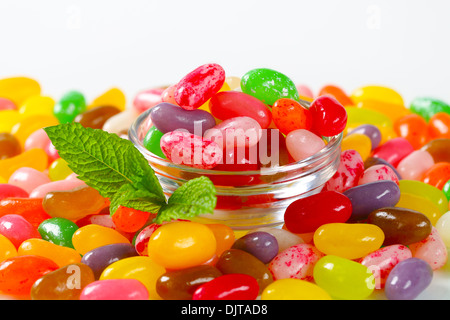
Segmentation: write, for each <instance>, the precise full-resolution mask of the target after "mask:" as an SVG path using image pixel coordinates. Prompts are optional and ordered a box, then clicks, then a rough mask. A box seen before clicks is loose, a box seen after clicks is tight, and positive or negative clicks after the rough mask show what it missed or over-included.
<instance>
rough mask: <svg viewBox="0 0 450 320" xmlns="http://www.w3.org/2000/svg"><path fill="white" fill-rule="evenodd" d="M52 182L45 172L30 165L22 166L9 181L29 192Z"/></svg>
mask: <svg viewBox="0 0 450 320" xmlns="http://www.w3.org/2000/svg"><path fill="white" fill-rule="evenodd" d="M49 182H51V180H50V178H49V176H48V175H47V174H45V173H44V172H41V171H38V170H36V169H33V168H29V167H22V168H20V169H17V170H16V171H14V172H13V174H12V175H11V176H10V177H9V180H8V183H9V184H12V185H15V186H17V187H19V188H22V189H23V190H25V191H26V192H28V193H29V194H30V193H31V192H32V191H33V190H34V189H35V188H37V187H39V186H40V185H43V184H46V183H49Z"/></svg>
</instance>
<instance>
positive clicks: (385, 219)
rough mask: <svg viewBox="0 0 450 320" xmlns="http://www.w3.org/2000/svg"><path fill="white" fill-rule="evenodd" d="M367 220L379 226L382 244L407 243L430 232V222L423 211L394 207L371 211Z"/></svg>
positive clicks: (422, 237) (416, 240)
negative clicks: (383, 237) (383, 236)
mask: <svg viewBox="0 0 450 320" xmlns="http://www.w3.org/2000/svg"><path fill="white" fill-rule="evenodd" d="M367 222H368V223H370V224H374V225H377V226H378V227H380V228H381V229H382V230H383V232H384V235H385V239H384V242H383V245H384V246H388V245H392V244H403V245H409V244H412V243H415V242H419V241H421V240H423V239H425V238H426V237H428V235H429V234H430V233H431V228H432V225H431V222H430V219H428V218H427V217H426V216H425V215H424V214H423V213H421V212H418V211H415V210H411V209H406V208H396V207H385V208H381V209H377V210H374V211H372V212H371V213H370V214H369V216H368V218H367Z"/></svg>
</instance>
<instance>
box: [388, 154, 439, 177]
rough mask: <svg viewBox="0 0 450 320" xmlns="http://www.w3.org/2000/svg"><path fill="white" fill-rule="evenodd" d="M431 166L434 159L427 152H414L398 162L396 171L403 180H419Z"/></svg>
mask: <svg viewBox="0 0 450 320" xmlns="http://www.w3.org/2000/svg"><path fill="white" fill-rule="evenodd" d="M433 165H434V159H433V157H432V156H431V154H430V153H429V152H428V151H425V150H415V151H413V152H411V153H410V154H409V155H407V156H406V157H405V158H403V159H402V160H401V161H400V162H399V164H398V165H397V171H398V173H399V174H400V175H401V176H402V178H403V179H405V180H420V179H421V178H422V175H423V173H424V172H425V171H427V170H428V169H430V168H431V167H432V166H433Z"/></svg>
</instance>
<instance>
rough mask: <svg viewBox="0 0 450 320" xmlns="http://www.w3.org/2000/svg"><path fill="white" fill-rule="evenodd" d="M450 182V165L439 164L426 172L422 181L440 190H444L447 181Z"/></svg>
mask: <svg viewBox="0 0 450 320" xmlns="http://www.w3.org/2000/svg"><path fill="white" fill-rule="evenodd" d="M448 180H450V163H449V162H438V163H435V164H434V165H433V166H432V167H431V168H430V169H428V170H427V171H425V172H424V174H423V176H422V181H423V182H425V183H428V184H430V185H432V186H434V187H436V188H438V189H440V190H442V189H443V188H444V185H445V184H446V183H447V181H448Z"/></svg>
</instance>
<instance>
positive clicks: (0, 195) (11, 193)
mask: <svg viewBox="0 0 450 320" xmlns="http://www.w3.org/2000/svg"><path fill="white" fill-rule="evenodd" d="M28 196H29V195H28V192H26V191H25V190H23V189H22V188H20V187H18V186H15V185H13V184H9V183H2V184H0V200H3V199H5V198H28Z"/></svg>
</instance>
